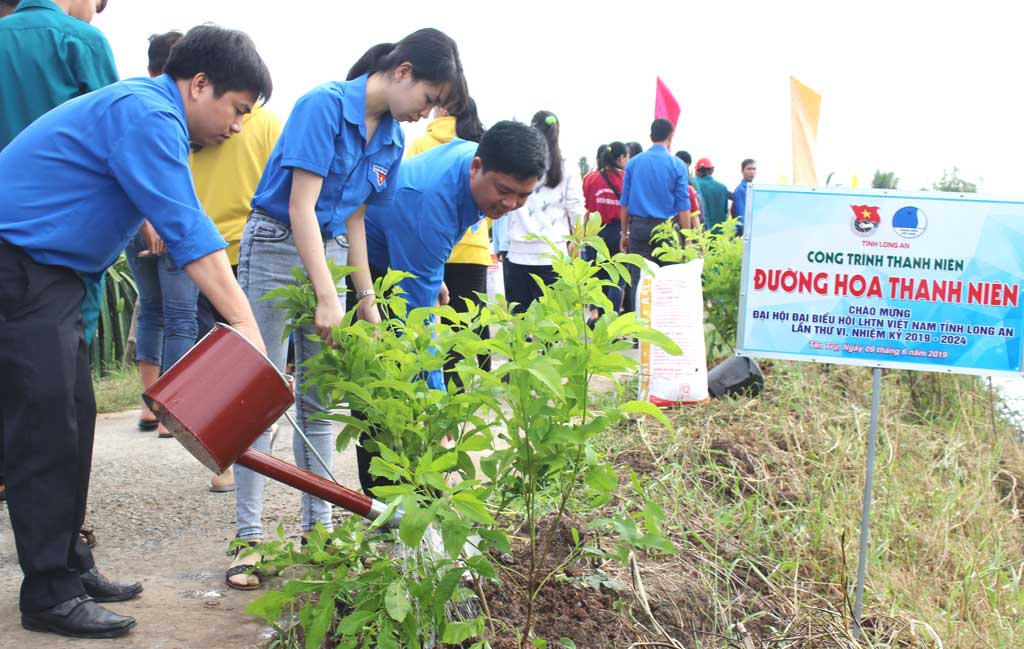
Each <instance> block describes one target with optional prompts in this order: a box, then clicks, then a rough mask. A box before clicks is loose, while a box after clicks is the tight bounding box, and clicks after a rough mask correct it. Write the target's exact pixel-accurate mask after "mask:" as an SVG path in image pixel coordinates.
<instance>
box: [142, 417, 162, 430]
mask: <svg viewBox="0 0 1024 649" xmlns="http://www.w3.org/2000/svg"><path fill="white" fill-rule="evenodd" d="M159 425H160V422H159V421H157V420H156V419H142V418H140V419H139V430H141V431H143V432H147V433H148V432H150V431H154V430H156V428H157V426H159Z"/></svg>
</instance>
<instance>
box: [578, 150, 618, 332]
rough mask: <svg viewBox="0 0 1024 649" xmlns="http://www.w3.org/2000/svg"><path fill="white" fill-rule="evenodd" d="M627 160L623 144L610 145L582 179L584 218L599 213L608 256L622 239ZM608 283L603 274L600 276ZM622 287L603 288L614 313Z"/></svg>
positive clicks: (594, 314)
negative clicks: (620, 220)
mask: <svg viewBox="0 0 1024 649" xmlns="http://www.w3.org/2000/svg"><path fill="white" fill-rule="evenodd" d="M628 160H629V153H628V152H627V150H626V145H625V144H623V143H622V142H612V143H611V144H608V145H606V146H605V147H604V149H603V150H602V151H601V156H600V157H599V158H598V168H597V171H594V172H593V173H590V174H587V177H586V178H584V179H583V200H584V204H585V205H586V208H587V214H592V213H594V212H599V213H600V214H601V222H602V223H603V224H604V227H602V228H601V239H602V240H603V241H604V242H605V244H606V245H607V246H608V252H609V253H610V254H613V255H614V254H615V253H617V252H620V250H619V242H620V240H621V235H622V224H621V223H620V222H619V212H620V211H621V206H620V205H619V196H620V195H621V194H622V180H623V177H624V174H625V172H624V171H623V170H624V169H625V168H626V162H627V161H628ZM600 277H602V278H603V279H608V275H607V274H606V273H602V274H601V275H600ZM622 289H623V284H622V283H621V282H620V284H619V285H618V286H608V287H605V290H604V294H605V297H607V298H608V300H609V301H610V302H611V303H612V305H613V306H614V308H615V310H616V311H618V310H620V308H621V306H622ZM602 311H603V310H602V309H601V308H599V307H597V306H595V307H593V309H592V310H591V317H590V321H589V324H593V321H594V320H596V319H597V318H599V317H600V316H601V313H602Z"/></svg>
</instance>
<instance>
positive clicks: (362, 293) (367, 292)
mask: <svg viewBox="0 0 1024 649" xmlns="http://www.w3.org/2000/svg"><path fill="white" fill-rule="evenodd" d="M371 295H372V296H374V297H376V296H377V292H376V291H374V290H373V289H372V288H368V289H366V290H365V291H359V292H357V293H356V302H360V301H362V299H363V298H364V297H370V296H371Z"/></svg>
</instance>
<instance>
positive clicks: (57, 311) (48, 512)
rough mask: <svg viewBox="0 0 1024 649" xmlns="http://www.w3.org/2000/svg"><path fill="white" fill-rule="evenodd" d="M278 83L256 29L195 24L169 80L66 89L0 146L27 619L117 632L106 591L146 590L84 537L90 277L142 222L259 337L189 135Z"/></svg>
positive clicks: (3, 392)
mask: <svg viewBox="0 0 1024 649" xmlns="http://www.w3.org/2000/svg"><path fill="white" fill-rule="evenodd" d="M4 20H10V18H6V19H4ZM271 88H272V86H271V81H270V73H269V72H268V70H267V68H266V66H265V65H264V63H263V61H262V60H261V59H260V57H259V55H258V54H257V52H256V48H255V46H254V45H253V43H252V41H251V40H250V39H249V37H248V36H246V35H245V34H243V33H241V32H236V31H232V30H226V29H221V28H219V27H215V26H212V25H205V26H202V27H196V28H195V29H193V30H191V31H190V32H189V33H188V34H187V35H186V36H185V37H184V38H183V39H182V40H181V41H180V42H179V43H178V46H177V47H175V49H174V50H173V52H172V53H171V57H170V59H169V60H168V62H167V67H166V74H164V75H163V76H161V77H158V78H156V79H131V80H128V81H122V82H119V83H115V84H113V85H110V86H107V87H106V88H102V89H100V90H97V91H95V92H91V93H89V94H87V95H85V96H83V97H79V98H77V99H73V100H71V101H69V102H67V103H65V104H63V105H61V106H59V107H57V108H55V109H53V110H52V111H50V112H49V113H47V114H45V115H43V116H42V117H40V118H39V119H37V120H36V121H35V122H33V123H32V124H31V125H30V126H29V127H28V128H26V129H25V130H24V131H22V132H21V134H19V135H18V136H17V137H15V138H14V140H13V141H12V142H11V143H10V144H9V145H8V146H7V147H6V148H5V149H4V150H3V151H0V177H2V178H4V188H3V202H2V206H0V419H2V421H3V424H4V451H5V453H4V460H3V461H4V471H5V473H6V477H7V500H8V508H9V511H10V516H11V525H12V528H13V530H14V538H15V544H16V546H17V550H18V561H19V563H20V564H21V568H22V571H23V572H24V575H25V578H24V580H23V582H22V585H21V597H20V606H21V611H22V626H24V627H25V628H27V629H31V630H36V631H48V632H53V633H59V634H62V635H67V636H71V637H80V638H109V637H115V636H119V635H122V634H124V633H127V632H128V631H129V630H130V629H131V628H132V627H134V626H135V620H133V619H132V618H130V617H125V616H121V615H117V614H114V613H112V612H110V611H108V610H106V609H105V608H102V607H100V606H98V605H97V602H113V601H122V600H125V599H130V598H131V597H134V596H135V595H136V594H138V593H139V592H140V591H141V590H142V586H141V585H140V584H117V583H114V582H111V581H109V580H107V579H106V578H105V577H103V576H102V575H100V574H99V573H98V572H97V571H96V567H95V564H94V562H93V558H92V554H91V552H90V551H89V548H88V547H87V546H86V545H85V543H83V542H82V540H81V539H80V538H79V536H78V528H79V527H80V526H81V523H82V520H83V519H84V515H85V506H86V499H87V494H88V486H89V473H90V468H91V462H92V443H93V428H94V425H95V417H96V405H95V398H94V396H93V392H92V382H91V377H90V372H89V364H88V358H87V355H86V346H85V339H84V336H83V331H82V318H81V308H82V296H83V293H84V288H83V283H82V278H83V277H85V278H95V277H98V276H99V274H101V273H102V272H103V271H104V270H106V268H107V267H108V266H109V265H110V264H111V263H113V261H114V260H115V259H116V258H117V256H118V255H119V254H120V252H121V250H123V249H124V247H125V244H126V243H127V242H128V239H129V238H130V237H131V236H132V235H133V234H134V233H135V232H136V231H137V230H138V229H139V226H140V225H141V224H142V221H143V218H144V217H145V218H148V219H149V220H150V222H151V223H152V225H153V226H154V227H155V228H156V230H157V232H158V233H159V234H160V236H161V238H162V239H163V240H164V242H165V243H166V246H167V250H168V252H169V254H170V255H171V256H172V258H173V259H174V261H175V262H176V263H177V264H178V266H180V267H183V268H184V269H185V271H186V272H187V273H188V274H189V276H190V277H191V278H192V280H193V281H195V283H196V284H197V285H198V286H199V288H200V289H201V290H202V291H203V292H204V293H205V294H206V296H207V297H208V298H209V300H210V301H211V302H212V303H213V305H214V306H215V307H216V308H217V309H218V310H219V311H220V312H221V313H222V314H223V315H224V316H225V318H226V319H227V320H228V321H229V322H230V323H231V324H232V325H233V326H235V327H236V328H237V329H239V330H240V331H241V332H242V333H243V334H244V335H246V336H247V337H249V339H250V340H252V341H253V343H254V344H256V345H257V346H258V347H260V348H261V349H262V348H263V341H262V339H261V337H260V334H259V330H258V329H257V327H256V324H255V322H254V320H253V317H252V311H251V310H250V308H249V304H248V302H247V300H246V299H245V296H244V295H243V294H242V291H241V289H239V287H238V285H237V283H236V282H235V279H234V277H233V276H232V274H231V267H230V264H229V262H228V259H227V256H226V255H225V254H224V252H223V249H224V248H225V247H226V245H227V244H226V243H225V241H224V239H223V238H221V236H220V234H219V233H218V232H217V229H216V228H215V227H214V225H213V223H212V222H211V221H210V219H209V218H208V217H207V216H206V215H205V214H204V213H203V211H202V208H201V207H200V205H199V200H198V199H197V198H196V193H195V190H194V188H193V185H192V177H191V174H190V172H189V167H188V154H189V143H190V142H193V143H195V144H200V145H211V144H215V143H218V142H223V141H226V140H227V139H228V138H230V137H231V136H232V135H234V134H235V133H238V132H239V131H240V130H241V124H242V117H243V116H244V115H245V114H246V113H248V112H250V111H251V110H252V106H253V104H254V103H255V102H256V101H258V100H259V99H261V98H266V97H269V95H270V92H271Z"/></svg>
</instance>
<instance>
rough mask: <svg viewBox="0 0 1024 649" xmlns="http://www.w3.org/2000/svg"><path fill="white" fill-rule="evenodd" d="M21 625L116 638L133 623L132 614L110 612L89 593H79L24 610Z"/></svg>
mask: <svg viewBox="0 0 1024 649" xmlns="http://www.w3.org/2000/svg"><path fill="white" fill-rule="evenodd" d="M21 626H23V627H25V628H26V629H28V630H29V631H46V632H49V633H59V634H60V635H65V636H68V637H69V638H116V637H118V636H121V635H124V634H125V633H128V631H130V630H131V629H132V627H134V626H135V618H133V617H127V616H124V615H118V614H117V613H112V612H110V611H108V610H107V609H105V608H103V607H102V606H100V605H98V604H97V603H96V602H94V601H93V600H92V598H91V597H89V596H88V595H81V596H79V597H76V598H74V599H69V600H68V601H66V602H61V603H60V604H58V605H56V606H54V607H53V608H48V609H46V610H44V611H38V612H35V613H24V612H23V613H22V614H21Z"/></svg>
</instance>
